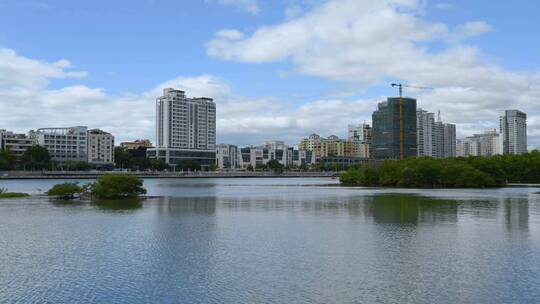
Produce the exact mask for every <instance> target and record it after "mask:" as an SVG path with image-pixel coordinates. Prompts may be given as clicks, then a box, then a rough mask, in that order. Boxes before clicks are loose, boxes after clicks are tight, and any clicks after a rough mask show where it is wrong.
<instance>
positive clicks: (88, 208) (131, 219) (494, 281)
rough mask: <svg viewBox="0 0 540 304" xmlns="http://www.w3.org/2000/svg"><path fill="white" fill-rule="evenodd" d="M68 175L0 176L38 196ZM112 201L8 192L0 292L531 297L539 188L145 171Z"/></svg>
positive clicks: (199, 297)
mask: <svg viewBox="0 0 540 304" xmlns="http://www.w3.org/2000/svg"><path fill="white" fill-rule="evenodd" d="M59 182H60V180H2V181H0V188H8V189H9V190H10V191H22V192H28V193H32V194H39V193H43V192H44V191H46V190H47V189H48V188H50V187H51V186H52V185H53V184H55V183H59ZM145 187H146V188H147V189H148V195H149V196H152V198H149V199H147V200H146V201H144V202H142V203H140V204H138V203H135V204H126V205H124V206H121V207H116V206H114V205H110V204H99V205H96V204H91V203H84V202H74V203H63V202H56V201H51V200H49V199H47V198H43V197H33V198H29V199H17V200H0V303H503V302H506V303H508V302H512V303H532V302H537V301H538V299H540V194H536V193H537V192H540V188H538V187H536V188H535V187H515V188H502V189H489V190H480V189H479V190H415V189H368V188H347V187H340V186H339V185H337V181H336V180H334V179H328V178H283V179H281V178H266V179H264V178H245V179H241V178H238V179H231V178H229V179H148V180H146V181H145Z"/></svg>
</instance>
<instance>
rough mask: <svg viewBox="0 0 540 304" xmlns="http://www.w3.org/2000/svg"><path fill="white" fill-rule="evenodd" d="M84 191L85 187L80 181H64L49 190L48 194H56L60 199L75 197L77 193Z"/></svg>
mask: <svg viewBox="0 0 540 304" xmlns="http://www.w3.org/2000/svg"><path fill="white" fill-rule="evenodd" d="M82 192H83V187H81V186H79V184H78V183H76V182H75V183H69V182H68V183H62V184H56V185H54V186H53V187H52V188H51V189H50V190H49V191H47V195H48V196H54V197H57V198H60V199H66V200H69V199H73V198H74V197H75V195H80V194H81V193H82Z"/></svg>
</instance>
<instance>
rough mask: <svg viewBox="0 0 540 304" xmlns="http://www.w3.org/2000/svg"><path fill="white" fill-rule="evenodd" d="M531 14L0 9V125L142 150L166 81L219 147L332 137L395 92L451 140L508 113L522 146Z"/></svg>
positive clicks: (87, 4)
mask: <svg viewBox="0 0 540 304" xmlns="http://www.w3.org/2000/svg"><path fill="white" fill-rule="evenodd" d="M539 12H540V2H538V1H533V0H529V1H525V0H518V1H512V2H510V1H464V0H462V1H444V2H443V1H420V0H384V1H383V0H381V1H375V0H354V1H352V0H328V1H322V0H277V1H275V0H274V1H263V0H201V1H195V0H193V1H164V0H147V1H103V0H97V1H52V0H39V1H24V0H18V1H16V0H0V49H2V50H3V51H4V53H3V56H2V55H0V106H1V107H2V109H4V110H5V111H2V112H3V113H4V114H0V128H7V129H14V130H17V131H27V130H28V129H31V128H39V127H46V126H52V125H51V124H54V125H78V124H87V125H89V126H91V127H100V128H105V129H109V130H111V131H112V132H114V133H115V134H116V135H117V138H118V139H119V140H124V139H135V138H139V137H141V138H142V137H150V138H151V139H153V133H154V131H153V119H154V116H153V115H154V113H153V109H154V108H153V106H154V105H153V104H154V98H155V97H156V96H157V95H158V94H159V89H160V88H161V87H162V86H163V85H165V84H167V85H174V86H178V87H182V88H184V89H186V90H188V94H189V95H195V94H203V95H208V96H209V97H214V98H215V99H216V102H217V104H218V115H219V117H218V141H220V142H231V143H236V144H257V143H260V142H262V141H264V140H265V139H283V140H286V141H288V142H290V143H291V144H294V143H296V142H297V141H298V140H299V139H300V138H301V137H303V136H307V135H308V134H310V133H312V132H318V133H321V135H323V136H328V135H330V134H337V135H339V136H344V135H345V133H346V128H347V124H348V123H357V122H361V121H369V120H370V115H371V112H372V111H373V110H374V109H375V106H376V103H377V101H380V100H382V98H384V97H385V96H388V95H393V94H395V91H394V90H393V89H392V88H390V87H389V86H388V85H387V83H388V82H390V81H402V82H404V83H411V84H417V85H425V86H431V87H434V88H436V90H433V91H430V92H408V94H409V95H414V96H415V97H418V100H419V104H420V105H421V106H422V107H424V108H426V109H427V110H430V111H433V112H436V111H437V110H438V109H441V112H442V113H443V118H444V119H445V120H446V121H449V122H453V123H456V124H458V135H460V136H466V135H469V134H472V133H474V132H479V131H481V130H483V129H486V128H494V127H496V125H497V115H498V111H500V110H501V109H503V108H519V109H522V110H523V111H525V112H527V113H528V114H529V134H530V137H531V139H530V145H531V146H534V147H536V146H540V140H539V139H540V132H538V131H537V128H538V126H540V113H536V112H537V111H538V110H537V109H538V108H539V107H538V106H539V105H540V84H539V82H540V80H539V79H540V76H539V75H540V60H538V58H539V57H540V33H539V32H540V21H539V18H538V14H539ZM0 54H1V53H0ZM59 60H64V61H65V62H64V63H63V64H58V61H59ZM67 62H69V64H67ZM2 74H3V75H2ZM30 84H32V85H30ZM190 92H192V93H193V94H190ZM28 107H35V108H36V109H39V110H38V112H39V114H28V111H27V110H28ZM76 111H77V112H76ZM2 115H3V116H2ZM100 117H101V118H100ZM2 121H3V122H4V123H3V124H2Z"/></svg>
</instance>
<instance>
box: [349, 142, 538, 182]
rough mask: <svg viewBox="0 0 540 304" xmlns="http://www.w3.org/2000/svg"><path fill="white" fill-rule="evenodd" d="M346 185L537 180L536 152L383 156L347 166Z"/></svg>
mask: <svg viewBox="0 0 540 304" xmlns="http://www.w3.org/2000/svg"><path fill="white" fill-rule="evenodd" d="M340 182H341V183H342V184H343V185H349V186H369V187H407V188H489V187H502V186H505V185H507V184H509V183H540V152H539V151H533V152H531V153H528V154H523V155H497V156H492V157H466V158H465V157H458V158H448V159H434V158H430V157H421V158H408V159H405V160H402V161H393V160H387V161H384V162H383V163H381V164H379V165H359V166H351V167H349V169H348V170H347V172H345V173H344V174H342V175H341V176H340Z"/></svg>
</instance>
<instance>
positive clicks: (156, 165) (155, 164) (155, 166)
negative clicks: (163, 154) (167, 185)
mask: <svg viewBox="0 0 540 304" xmlns="http://www.w3.org/2000/svg"><path fill="white" fill-rule="evenodd" d="M150 167H151V168H152V170H156V171H164V170H167V169H169V165H167V163H166V162H164V161H162V160H156V159H153V160H151V161H150Z"/></svg>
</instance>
